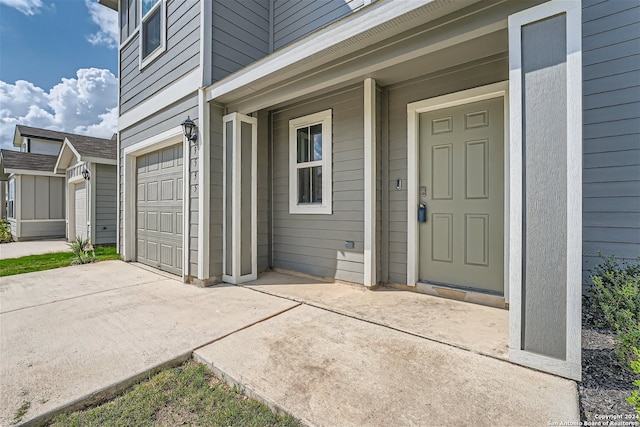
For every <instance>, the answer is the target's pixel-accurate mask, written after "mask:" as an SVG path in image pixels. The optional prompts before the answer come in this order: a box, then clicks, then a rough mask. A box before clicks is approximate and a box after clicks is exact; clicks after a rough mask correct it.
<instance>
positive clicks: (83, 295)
mask: <svg viewBox="0 0 640 427" xmlns="http://www.w3.org/2000/svg"><path fill="white" fill-rule="evenodd" d="M157 281H158V280H157V279H156V280H149V281H148V282H143V283H136V284H135V285H128V286H121V287H119V288H111V289H105V290H103V291H96V292H90V293H88V294H82V295H76V296H74V297H69V298H62V299H57V300H53V301H47V302H43V303H41V304H35V305H30V306H29V307H21V308H14V309H13V310H7V311H0V315H2V314H8V313H15V312H16V311H21V310H28V309H30V308H36V307H42V306H44V305H49V304H55V303H58V302H63V301H71V300H74V299H78V298H83V297H88V296H93V295H98V294H104V293H106V292H112V291H117V290H120V289H128V288H135V287H136V286H142V285H148V284H149V283H155V282H157Z"/></svg>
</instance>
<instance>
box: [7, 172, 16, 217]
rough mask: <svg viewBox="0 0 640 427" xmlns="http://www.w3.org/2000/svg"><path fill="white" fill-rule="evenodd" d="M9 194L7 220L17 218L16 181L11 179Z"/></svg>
mask: <svg viewBox="0 0 640 427" xmlns="http://www.w3.org/2000/svg"><path fill="white" fill-rule="evenodd" d="M8 193H9V194H7V218H15V217H16V212H15V199H16V180H15V178H11V179H10V180H9V190H8Z"/></svg>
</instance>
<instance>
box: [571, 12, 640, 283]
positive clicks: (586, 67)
mask: <svg viewBox="0 0 640 427" xmlns="http://www.w3.org/2000/svg"><path fill="white" fill-rule="evenodd" d="M582 20H583V34H582V36H583V40H582V43H583V53H582V60H583V81H584V83H583V109H584V114H583V121H584V122H583V138H584V146H583V167H584V169H583V217H582V218H583V273H584V274H583V278H584V282H585V283H588V282H589V281H590V280H589V273H590V270H591V269H592V268H593V267H594V265H596V264H598V263H599V262H600V259H599V257H598V253H599V252H602V253H603V254H605V255H615V256H617V257H619V258H622V259H627V260H629V259H634V258H636V257H637V256H638V255H640V5H638V3H637V2H633V1H601V2H595V1H588V2H584V3H583V13H582Z"/></svg>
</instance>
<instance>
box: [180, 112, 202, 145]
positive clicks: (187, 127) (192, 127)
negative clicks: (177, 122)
mask: <svg viewBox="0 0 640 427" xmlns="http://www.w3.org/2000/svg"><path fill="white" fill-rule="evenodd" d="M197 128H198V127H197V126H196V124H195V123H194V121H193V120H191V119H190V118H189V116H187V120H185V121H184V122H182V130H183V131H184V136H185V138H187V139H188V140H189V141H190V142H196V141H197V140H198V132H197Z"/></svg>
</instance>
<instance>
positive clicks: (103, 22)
mask: <svg viewBox="0 0 640 427" xmlns="http://www.w3.org/2000/svg"><path fill="white" fill-rule="evenodd" d="M0 1H4V0H0ZM85 4H86V5H87V8H88V9H89V15H91V20H92V21H93V22H94V23H96V24H97V25H98V27H100V30H98V31H97V32H96V33H93V34H91V35H90V36H88V37H87V40H88V41H89V43H91V44H92V45H94V46H95V45H105V46H107V47H109V48H111V49H115V48H117V47H118V33H119V31H118V13H117V12H115V11H113V10H111V9H109V8H108V7H104V6H102V5H100V4H98V3H96V2H95V1H91V0H85Z"/></svg>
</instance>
